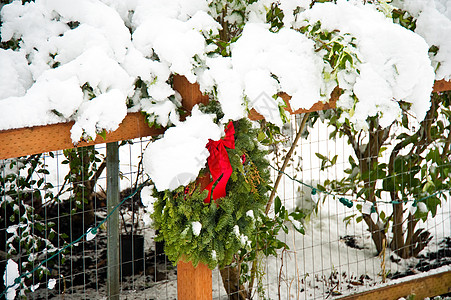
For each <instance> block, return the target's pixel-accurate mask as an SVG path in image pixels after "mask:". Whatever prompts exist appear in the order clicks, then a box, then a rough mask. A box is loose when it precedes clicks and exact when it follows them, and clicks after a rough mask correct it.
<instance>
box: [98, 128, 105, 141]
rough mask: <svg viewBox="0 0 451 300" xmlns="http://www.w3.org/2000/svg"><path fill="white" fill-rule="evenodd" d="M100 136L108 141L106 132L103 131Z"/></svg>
mask: <svg viewBox="0 0 451 300" xmlns="http://www.w3.org/2000/svg"><path fill="white" fill-rule="evenodd" d="M98 135H100V136H101V137H102V138H103V140H104V141H106V130H105V129H104V130H102V132H99V133H98Z"/></svg>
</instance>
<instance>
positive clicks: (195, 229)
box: [191, 221, 202, 236]
mask: <svg viewBox="0 0 451 300" xmlns="http://www.w3.org/2000/svg"><path fill="white" fill-rule="evenodd" d="M191 228H192V229H193V234H194V235H195V236H199V234H200V231H201V230H202V224H201V223H200V222H198V221H195V222H192V223H191Z"/></svg>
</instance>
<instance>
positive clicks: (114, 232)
mask: <svg viewBox="0 0 451 300" xmlns="http://www.w3.org/2000/svg"><path fill="white" fill-rule="evenodd" d="M106 153H107V156H106V169H107V210H108V214H110V213H111V212H112V211H113V209H114V207H115V206H116V205H118V204H119V146H118V143H117V142H114V143H108V144H107V146H106ZM107 228H108V230H107V232H108V241H107V296H108V299H110V300H119V284H120V281H119V275H120V274H119V270H120V262H119V211H118V210H116V211H115V212H114V213H113V214H112V215H111V216H110V218H109V219H108V222H107Z"/></svg>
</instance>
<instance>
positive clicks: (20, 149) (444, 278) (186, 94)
mask: <svg viewBox="0 0 451 300" xmlns="http://www.w3.org/2000/svg"><path fill="white" fill-rule="evenodd" d="M173 84H174V89H176V90H177V91H178V92H179V93H180V95H181V96H182V99H183V100H182V105H183V107H184V108H185V109H186V110H187V111H190V110H191V109H192V107H193V106H194V105H195V104H198V103H206V102H208V96H205V95H202V93H201V92H200V90H199V86H198V85H197V84H190V83H189V82H188V81H187V80H186V78H184V77H182V76H175V77H174V82H173ZM433 90H434V92H442V91H448V90H451V82H447V81H443V80H442V81H437V82H436V83H435V85H434V89H433ZM338 95H339V90H338V89H336V90H334V92H333V93H332V95H331V99H330V101H329V102H328V103H321V102H318V103H316V104H315V105H314V106H312V107H311V108H310V109H307V110H304V109H300V110H297V111H294V112H293V111H292V110H291V108H290V105H289V99H290V97H289V96H288V95H286V94H283V93H282V94H281V95H280V96H281V97H282V98H283V99H284V100H285V102H286V103H287V108H286V110H287V111H288V112H290V113H291V114H299V113H305V112H312V111H319V110H325V109H333V108H335V102H336V100H337V98H338ZM249 118H250V119H251V120H259V119H262V118H263V117H262V116H261V115H259V114H258V113H257V112H256V111H255V110H252V111H251V112H250V114H249ZM72 125H73V122H68V123H60V124H53V125H48V126H36V127H31V128H20V129H12V130H4V131H0V159H7V158H13V157H20V156H24V155H32V154H38V153H44V152H49V151H56V150H63V149H69V148H73V147H83V146H88V145H95V144H102V143H107V157H108V156H109V155H111V154H114V153H116V152H117V142H118V141H122V140H129V139H134V138H141V137H148V136H155V135H159V134H161V133H163V132H164V129H156V128H151V127H149V126H148V124H147V123H146V120H145V116H144V115H143V114H141V113H130V114H128V115H127V116H126V118H125V119H124V120H123V122H122V123H121V125H120V126H119V128H118V129H117V130H116V131H114V132H109V133H107V134H106V138H105V139H104V138H102V137H100V136H98V137H97V138H96V139H95V140H94V141H89V142H80V143H78V144H77V145H73V143H72V141H71V139H70V129H71V127H72ZM113 156H114V155H113ZM116 168H117V166H116V167H115V160H114V159H113V160H112V161H110V164H108V162H107V173H108V184H107V186H108V185H110V186H111V185H117V178H116V179H114V178H111V177H114V176H111V175H112V174H117V170H116ZM108 169H109V170H108ZM116 177H117V176H116ZM107 190H112V189H108V188H107ZM116 190H117V189H116ZM116 198H118V195H116V197H115V196H114V195H109V197H108V201H112V200H111V199H116ZM116 200H118V199H116ZM116 202H117V201H116ZM116 202H114V201H113V202H112V203H107V206H108V207H110V206H114V205H115V204H116ZM117 218H118V216H117V214H116V215H113V216H112V221H109V222H108V237H109V242H108V247H112V249H114V248H115V249H117V243H118V237H117V235H118V230H117V229H115V228H112V226H117ZM115 220H116V222H115ZM115 235H116V236H115ZM110 237H112V239H111V240H110ZM115 245H116V246H115ZM116 252H117V251H116ZM108 255H109V256H108V257H109V262H108V264H109V265H110V264H111V267H108V296H109V298H110V299H118V297H119V295H118V289H116V288H115V287H117V286H119V276H118V273H119V264H118V263H117V261H118V257H117V255H118V254H117V253H114V252H109V254H108ZM110 255H112V256H111V257H110ZM211 278H212V277H211V270H210V269H208V267H206V266H205V265H202V264H200V265H199V266H198V267H197V268H194V267H193V266H192V264H191V263H189V262H179V264H178V275H177V282H178V285H177V286H178V298H179V299H180V300H185V299H196V300H202V299H211V298H212V292H211V291H212V280H211ZM450 287H451V271H448V272H445V273H443V274H437V275H433V276H430V277H426V278H422V279H417V280H415V281H412V282H405V283H402V284H398V285H390V286H386V287H383V288H380V289H377V290H374V291H369V292H365V293H361V294H356V295H352V296H348V297H344V298H343V299H397V298H398V297H401V296H406V295H409V294H415V295H418V296H419V297H422V298H423V297H426V296H436V295H439V294H443V293H447V292H451V290H450Z"/></svg>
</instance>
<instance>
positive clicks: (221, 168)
mask: <svg viewBox="0 0 451 300" xmlns="http://www.w3.org/2000/svg"><path fill="white" fill-rule="evenodd" d="M234 134H235V128H234V127H233V123H232V122H230V123H229V124H228V125H227V128H226V130H225V136H224V137H223V138H222V139H220V140H219V141H212V140H210V141H209V142H208V144H207V146H206V147H207V149H208V151H209V152H210V156H209V157H208V159H207V162H208V167H209V168H210V173H211V177H213V181H212V182H210V184H208V186H207V187H206V188H205V189H206V190H208V196H207V198H206V199H205V200H204V202H205V203H210V199H211V189H212V187H213V184H214V183H215V182H216V181H217V180H218V178H220V177H221V175H222V177H221V179H220V180H219V181H218V182H217V184H216V186H215V188H214V190H213V200H216V199H218V198H221V197H224V196H225V195H226V185H227V182H228V181H229V178H230V175H232V171H233V170H232V165H231V164H230V160H229V155H228V154H227V150H226V149H225V147H227V148H231V149H235V137H234Z"/></svg>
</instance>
